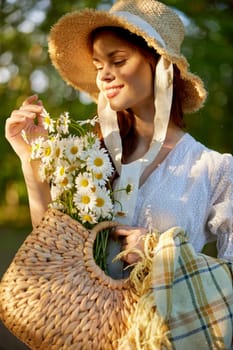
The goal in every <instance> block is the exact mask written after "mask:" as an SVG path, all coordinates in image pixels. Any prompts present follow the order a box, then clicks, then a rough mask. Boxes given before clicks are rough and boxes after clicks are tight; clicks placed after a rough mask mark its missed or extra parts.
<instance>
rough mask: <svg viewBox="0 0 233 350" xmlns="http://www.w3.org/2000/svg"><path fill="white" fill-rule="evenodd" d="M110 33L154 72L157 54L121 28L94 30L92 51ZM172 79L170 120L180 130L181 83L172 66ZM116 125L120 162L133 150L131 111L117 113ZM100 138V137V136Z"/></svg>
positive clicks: (181, 124) (91, 40) (182, 116)
mask: <svg viewBox="0 0 233 350" xmlns="http://www.w3.org/2000/svg"><path fill="white" fill-rule="evenodd" d="M106 31H107V32H111V33H113V34H114V35H116V36H117V37H119V38H120V39H122V40H124V41H126V42H128V43H130V44H131V45H133V46H135V47H136V48H137V49H138V50H139V51H140V52H141V53H142V54H143V55H144V56H145V57H147V58H148V61H149V63H150V65H151V68H152V71H153V72H155V68H156V64H157V62H158V59H159V57H160V56H159V54H158V53H157V52H156V51H155V50H154V49H153V48H151V47H149V46H148V44H147V42H146V41H145V40H144V39H143V38H142V37H141V36H138V35H136V34H134V33H131V32H130V31H128V30H127V29H124V28H122V27H110V26H109V27H99V28H97V29H95V30H94V31H93V32H92V33H91V36H90V41H89V43H90V48H91V50H92V47H93V42H94V41H95V39H96V38H97V37H98V35H100V34H102V33H104V32H106ZM173 68H174V77H173V97H172V105H171V114H170V119H171V120H172V121H173V122H174V123H175V124H176V125H177V126H179V127H180V128H182V129H183V128H184V127H185V122H184V114H183V110H182V103H181V97H180V92H181V90H182V81H181V78H180V71H179V69H178V68H177V66H176V65H173ZM117 118H118V124H119V130H120V135H121V138H122V147H123V155H122V158H123V159H122V161H124V159H126V158H127V156H128V155H129V154H130V153H131V152H132V150H133V149H134V148H135V143H136V139H137V138H136V131H135V118H134V114H133V112H132V110H130V109H128V110H124V111H121V112H117ZM100 136H101V135H100Z"/></svg>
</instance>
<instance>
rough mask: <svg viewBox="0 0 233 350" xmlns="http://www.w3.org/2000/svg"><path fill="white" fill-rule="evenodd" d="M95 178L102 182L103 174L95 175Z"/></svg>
mask: <svg viewBox="0 0 233 350" xmlns="http://www.w3.org/2000/svg"><path fill="white" fill-rule="evenodd" d="M95 178H96V179H97V180H102V178H103V174H102V173H95Z"/></svg>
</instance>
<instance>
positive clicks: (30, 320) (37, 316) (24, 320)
mask: <svg viewBox="0 0 233 350" xmlns="http://www.w3.org/2000/svg"><path fill="white" fill-rule="evenodd" d="M114 225H116V224H114V223H113V222H107V223H101V224H98V225H97V226H96V227H95V228H94V229H93V230H92V231H88V230H86V229H85V228H84V227H83V226H82V225H80V224H79V223H78V222H76V221H75V220H73V219H71V218H70V217H69V216H68V215H66V214H63V213H61V212H60V211H57V210H54V209H50V210H48V211H47V213H46V214H45V216H44V218H43V220H42V222H41V224H40V225H39V226H38V227H37V228H36V229H34V230H33V231H32V233H31V234H30V235H29V236H28V237H27V239H26V240H25V242H24V243H23V245H22V246H21V248H20V249H19V251H18V252H17V254H16V256H15V258H14V260H13V262H12V263H11V265H10V267H9V269H8V270H7V271H6V273H5V275H4V276H3V279H2V281H1V284H0V300H1V304H0V317H1V319H2V321H3V322H4V324H5V325H6V326H7V327H8V328H9V329H10V331H11V332H12V333H13V334H14V335H15V336H16V337H18V338H19V339H20V340H21V341H22V342H24V343H25V344H27V345H28V346H29V347H30V348H31V349H33V350H39V349H40V350H42V349H43V350H65V349H69V350H79V349H80V350H89V349H90V350H98V349H101V350H105V349H106V350H110V349H117V342H118V339H119V338H121V337H122V336H123V335H124V334H125V332H126V330H127V320H128V316H129V314H130V313H132V312H133V311H134V308H135V305H136V302H137V300H138V296H137V294H136V293H135V291H134V289H133V288H132V285H131V284H130V281H129V280H114V279H112V278H111V277H109V276H107V275H106V274H105V273H104V272H103V271H102V270H101V269H100V268H99V267H98V266H97V265H96V263H95V261H94V258H93V244H94V241H95V238H96V235H97V234H98V232H99V231H100V230H102V229H103V228H104V227H105V228H106V227H113V226H114ZM103 226H104V227H103Z"/></svg>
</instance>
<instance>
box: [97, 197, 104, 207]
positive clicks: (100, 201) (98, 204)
mask: <svg viewBox="0 0 233 350" xmlns="http://www.w3.org/2000/svg"><path fill="white" fill-rule="evenodd" d="M104 203H105V202H104V200H103V198H97V199H96V206H97V207H99V208H102V207H103V206H104Z"/></svg>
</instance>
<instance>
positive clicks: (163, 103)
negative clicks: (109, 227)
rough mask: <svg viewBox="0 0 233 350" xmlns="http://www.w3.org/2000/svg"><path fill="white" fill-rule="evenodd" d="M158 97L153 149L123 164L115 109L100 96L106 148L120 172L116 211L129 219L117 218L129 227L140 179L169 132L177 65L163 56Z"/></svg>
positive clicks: (158, 72)
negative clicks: (174, 65)
mask: <svg viewBox="0 0 233 350" xmlns="http://www.w3.org/2000/svg"><path fill="white" fill-rule="evenodd" d="M154 94H155V102H154V103H155V117H154V135H153V138H152V141H151V145H150V148H149V150H148V151H147V152H146V154H145V155H144V156H143V157H142V158H140V159H137V160H135V161H133V162H131V163H128V164H122V163H121V158H122V144H121V137H120V133H119V127H118V121H117V115H116V112H115V111H113V110H112V109H111V107H110V105H109V102H108V101H107V99H106V98H105V97H104V95H103V93H100V95H99V100H98V116H99V120H100V127H101V131H102V134H103V137H104V141H105V145H106V147H107V148H108V150H109V153H110V154H111V157H112V160H113V162H114V165H115V167H116V169H117V171H118V173H119V178H118V179H117V180H116V183H115V186H114V197H115V200H116V204H115V212H116V213H117V212H124V213H125V216H118V217H117V218H116V219H117V220H118V221H120V222H121V223H124V224H127V225H131V224H132V220H133V217H134V212H135V207H136V201H137V195H138V189H139V182H140V177H141V175H142V174H143V172H144V170H145V168H146V167H147V166H148V165H149V164H150V163H151V162H152V161H153V160H154V159H155V157H156V156H157V155H158V153H159V151H160V149H161V146H162V144H163V142H164V140H165V137H166V133H167V127H168V123H169V118H170V110H171V104H172V95H173V65H172V63H171V62H168V61H167V60H166V59H165V58H164V57H163V56H161V57H160V59H159V61H158V63H157V66H156V71H155V80H154ZM127 185H131V186H132V191H131V192H130V193H129V194H127V193H126V191H122V189H124V188H126V187H127ZM118 203H119V205H118Z"/></svg>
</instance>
